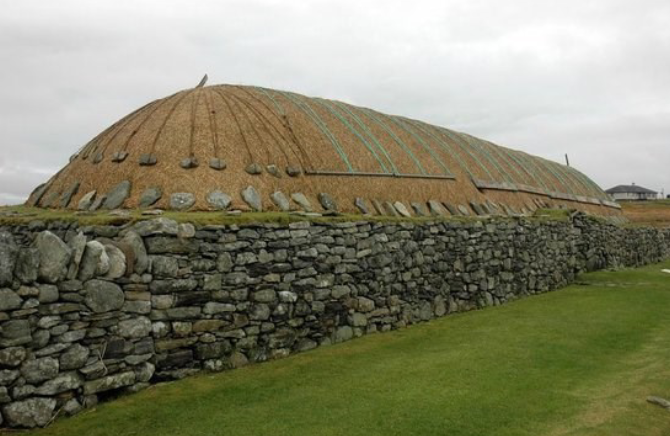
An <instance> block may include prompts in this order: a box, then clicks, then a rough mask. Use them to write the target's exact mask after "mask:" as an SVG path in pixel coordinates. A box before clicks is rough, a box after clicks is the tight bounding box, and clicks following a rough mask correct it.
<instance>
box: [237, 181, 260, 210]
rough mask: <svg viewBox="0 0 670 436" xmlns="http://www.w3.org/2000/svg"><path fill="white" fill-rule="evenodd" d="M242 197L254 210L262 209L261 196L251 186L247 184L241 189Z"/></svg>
mask: <svg viewBox="0 0 670 436" xmlns="http://www.w3.org/2000/svg"><path fill="white" fill-rule="evenodd" d="M242 199H243V200H244V201H245V202H246V203H247V204H248V205H249V206H250V207H251V208H252V209H253V210H254V211H256V212H261V211H262V210H263V201H262V200H261V196H260V194H259V193H258V191H256V189H255V188H254V187H253V186H247V187H246V188H244V189H243V190H242Z"/></svg>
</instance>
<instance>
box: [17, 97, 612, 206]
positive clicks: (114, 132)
mask: <svg viewBox="0 0 670 436" xmlns="http://www.w3.org/2000/svg"><path fill="white" fill-rule="evenodd" d="M122 181H129V182H130V183H131V190H130V195H129V197H128V198H127V199H126V200H125V202H124V203H123V207H126V208H136V207H139V205H140V197H141V195H142V194H143V193H144V192H145V191H146V190H147V189H149V188H159V189H160V190H161V192H162V197H161V198H160V200H158V202H156V203H155V204H154V205H152V207H156V208H169V201H170V195H171V194H173V193H190V194H193V195H194V196H195V200H196V201H195V204H194V205H193V207H192V209H193V210H196V209H197V210H206V209H211V205H210V204H209V203H208V202H207V200H206V197H207V195H208V194H209V193H211V192H212V191H216V190H220V191H222V192H224V193H227V194H228V195H230V197H232V205H231V208H239V209H246V208H247V205H246V204H245V202H244V201H243V199H242V197H241V195H240V193H241V191H242V190H243V189H244V188H246V187H247V186H253V187H254V188H255V189H256V190H257V191H258V192H259V193H260V194H261V197H262V201H263V204H264V208H265V209H276V207H275V206H274V205H273V204H272V202H271V201H270V195H271V194H272V193H274V192H276V191H281V192H283V193H284V194H285V195H286V196H287V197H288V196H289V195H290V194H292V193H298V192H299V193H302V194H304V195H306V196H307V198H308V199H309V200H310V201H311V202H312V204H313V205H314V206H315V208H316V209H320V207H319V202H318V200H317V198H318V194H319V193H327V194H329V195H330V197H332V198H333V199H334V200H335V201H336V202H337V204H338V208H339V210H341V211H356V208H355V206H354V200H355V198H357V197H360V198H363V199H366V201H367V203H368V207H369V208H370V210H371V211H373V210H374V209H373V207H372V203H373V200H377V201H379V202H380V203H382V204H383V203H384V202H385V201H389V202H391V203H393V202H396V201H400V202H403V203H405V204H406V205H407V206H408V207H409V204H410V203H412V202H415V203H421V204H423V205H425V204H426V202H428V201H429V200H437V201H440V202H448V203H451V204H453V205H469V204H470V203H471V202H475V203H485V202H486V200H490V201H493V202H495V203H502V204H505V205H508V206H511V207H512V209H513V210H516V211H521V209H522V208H525V209H531V208H533V209H534V208H536V207H537V206H538V205H539V204H547V205H553V206H556V205H565V206H567V207H571V208H578V209H582V210H586V211H590V212H593V213H597V214H601V215H608V214H616V213H619V211H618V209H616V207H615V205H614V204H611V203H610V199H609V197H608V196H607V194H605V193H604V192H603V191H602V190H601V189H600V188H599V187H598V186H597V185H596V184H595V183H593V182H592V181H591V180H590V179H588V178H587V177H586V176H585V175H583V174H581V173H580V172H578V171H576V170H575V169H573V168H570V167H566V166H564V165H561V164H558V163H555V162H551V161H548V160H545V159H541V158H538V157H534V156H530V155H528V154H526V153H523V152H520V151H516V150H511V149H508V148H504V147H500V146H497V145H494V144H492V143H490V142H488V141H484V140H481V139H478V138H475V137H472V136H470V135H467V134H463V133H459V132H455V131H453V130H448V129H445V128H442V127H437V126H433V125H430V124H426V123H423V122H421V121H417V120H413V119H408V118H404V117H399V116H389V115H386V114H382V113H379V112H376V111H373V110H370V109H365V108H361V107H356V106H352V105H349V104H346V103H342V102H338V101H332V100H325V99H320V98H308V97H305V96H302V95H299V94H294V93H289V92H284V91H277V90H271V89H265V88H258V87H251V86H231V85H216V86H204V87H203V86H198V87H196V88H193V89H189V90H184V91H180V92H178V93H176V94H174V95H171V96H169V97H166V98H163V99H159V100H156V101H153V102H151V103H149V104H147V105H146V106H143V107H142V108H140V109H138V110H136V111H135V112H133V113H131V114H129V115H127V116H126V117H124V118H122V119H120V120H119V121H117V122H116V123H114V124H113V125H112V126H110V127H109V128H107V129H106V130H105V131H103V132H102V133H100V134H99V135H98V136H96V137H95V138H93V139H92V140H91V141H90V142H89V143H88V144H86V145H85V146H84V147H82V148H81V149H80V150H79V152H77V153H76V154H75V155H74V156H73V157H72V159H71V161H70V163H69V164H68V165H67V166H66V167H65V168H63V169H62V170H61V171H60V172H59V173H58V174H56V175H55V176H54V177H52V178H51V179H50V180H49V181H48V182H47V183H46V184H45V185H44V186H42V187H40V188H38V189H36V190H35V192H34V193H33V194H32V195H31V197H30V199H29V200H28V204H34V205H38V206H43V207H68V208H77V207H78V205H79V200H80V199H82V198H83V197H84V196H85V195H87V194H89V196H90V192H91V191H94V190H95V191H96V195H97V197H100V196H102V195H103V194H106V193H108V192H109V191H110V189H112V188H113V187H114V186H116V185H117V184H119V183H120V182H122ZM292 206H297V205H296V204H293V205H292Z"/></svg>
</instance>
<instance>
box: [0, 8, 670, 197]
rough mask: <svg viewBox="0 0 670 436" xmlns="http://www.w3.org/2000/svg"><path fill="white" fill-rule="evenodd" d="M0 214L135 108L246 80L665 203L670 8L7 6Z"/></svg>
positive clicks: (1, 23)
mask: <svg viewBox="0 0 670 436" xmlns="http://www.w3.org/2000/svg"><path fill="white" fill-rule="evenodd" d="M0 5H1V7H2V13H1V14H0V66H1V68H0V102H1V103H2V104H1V105H0V134H1V139H0V141H1V142H0V204H5V203H19V202H23V201H24V200H25V198H26V197H27V195H28V194H29V193H30V191H31V190H32V189H33V188H34V187H35V186H37V185H38V184H39V183H41V182H43V181H45V180H46V179H47V178H48V177H50V176H51V175H52V174H53V173H55V172H56V171H57V170H58V169H59V168H60V167H62V166H63V165H65V164H66V163H67V161H68V158H69V157H70V156H71V155H72V154H73V153H74V152H75V151H76V150H77V149H78V148H79V147H81V146H82V145H83V144H84V143H86V142H87V141H88V140H89V139H90V138H92V137H93V136H94V135H95V134H97V133H99V132H100V131H101V130H102V129H104V128H105V127H107V126H108V125H110V124H111V123H113V122H114V121H116V120H117V119H118V118H120V117H121V116H123V115H126V114H127V113H129V112H131V111H132V110H134V109H136V108H137V107H139V106H140V105H143V104H144V103H146V102H148V101H150V100H153V99H156V98H160V97H164V96H166V95H168V94H171V93H173V92H175V91H177V90H179V89H184V88H189V87H193V86H195V85H196V84H197V83H198V81H199V80H200V78H201V76H202V75H203V74H204V73H208V74H209V77H210V81H209V83H210V84H216V83H239V84H253V85H259V86H266V87H272V88H281V89H286V90H291V91H295V92H299V93H303V94H307V95H312V96H320V97H326V98H334V99H339V100H344V101H346V102H349V103H353V104H357V105H362V106H367V107H372V108H375V109H378V110H381V111H384V112H387V113H392V114H400V115H405V116H409V117H412V118H418V119H422V120H425V121H428V122H431V123H434V124H439V125H443V126H447V127H451V128H455V129H457V130H462V131H465V132H468V133H470V134H473V135H475V136H479V137H483V138H486V139H489V140H491V141H493V142H496V143H499V144H502V145H507V146H510V147H512V148H516V149H521V150H524V151H527V152H530V153H533V154H537V155H541V156H544V157H547V158H549V159H553V160H556V161H561V162H563V159H564V158H563V155H564V154H565V153H568V154H569V156H570V161H571V163H572V164H573V166H575V167H576V168H578V169H580V170H582V171H584V172H586V173H587V174H588V175H589V176H591V177H592V178H593V179H594V180H595V181H596V182H597V183H598V184H600V186H602V187H603V188H605V189H606V188H609V187H611V186H613V185H616V184H622V183H625V184H628V183H631V182H636V183H637V184H640V185H643V186H646V187H649V188H652V189H655V190H659V191H660V190H661V189H663V188H665V190H666V191H668V193H670V1H668V0H635V1H630V0H562V1H558V0H555V1H543V0H505V1H500V0H436V1H429V0H413V1H407V0H404V1H400V0H380V1H372V0H365V1H363V0H334V1H330V0H323V1H320V0H313V1H309V0H239V1H234V0H219V1H203V0H198V1H168V0H156V1H142V0H132V1H120V0H114V1H90V0H88V1H84V0H80V1H76V0H69V1H68V0H58V1H50V0H42V1H32V0H0Z"/></svg>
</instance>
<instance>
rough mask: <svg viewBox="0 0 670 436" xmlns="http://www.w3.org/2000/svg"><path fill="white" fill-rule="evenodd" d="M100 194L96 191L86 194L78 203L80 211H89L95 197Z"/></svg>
mask: <svg viewBox="0 0 670 436" xmlns="http://www.w3.org/2000/svg"><path fill="white" fill-rule="evenodd" d="M97 193H98V191H96V190H95V189H94V190H93V191H89V192H87V193H86V194H84V195H83V196H82V197H81V198H80V199H79V203H77V209H78V210H89V209H90V208H91V205H92V204H93V201H94V200H95V195H96V194H97Z"/></svg>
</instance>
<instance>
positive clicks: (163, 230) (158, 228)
mask: <svg viewBox="0 0 670 436" xmlns="http://www.w3.org/2000/svg"><path fill="white" fill-rule="evenodd" d="M133 229H134V230H135V231H136V232H137V234H138V235H140V236H153V235H176V234H177V231H178V229H179V226H178V225H177V221H175V220H171V219H169V218H164V217H160V218H155V219H152V220H146V221H140V222H138V223H137V224H135V225H134V226H133Z"/></svg>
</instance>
